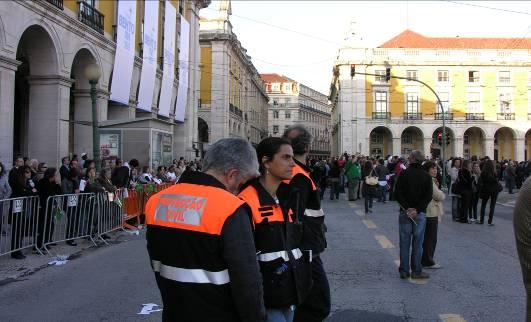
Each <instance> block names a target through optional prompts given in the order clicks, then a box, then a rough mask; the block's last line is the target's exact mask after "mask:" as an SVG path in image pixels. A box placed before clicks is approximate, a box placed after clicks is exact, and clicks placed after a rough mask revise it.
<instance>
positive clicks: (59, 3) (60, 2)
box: [46, 0, 64, 10]
mask: <svg viewBox="0 0 531 322" xmlns="http://www.w3.org/2000/svg"><path fill="white" fill-rule="evenodd" d="M46 2H48V3H51V4H53V5H54V6H56V7H57V8H59V9H61V10H63V9H64V7H63V0H46Z"/></svg>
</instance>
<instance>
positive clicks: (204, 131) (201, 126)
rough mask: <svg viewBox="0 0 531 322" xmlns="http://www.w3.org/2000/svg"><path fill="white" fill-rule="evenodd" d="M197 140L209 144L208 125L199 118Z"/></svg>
mask: <svg viewBox="0 0 531 322" xmlns="http://www.w3.org/2000/svg"><path fill="white" fill-rule="evenodd" d="M197 139H198V140H199V142H201V143H208V124H207V122H205V120H203V119H202V118H200V117H198V118H197Z"/></svg>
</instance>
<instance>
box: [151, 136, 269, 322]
mask: <svg viewBox="0 0 531 322" xmlns="http://www.w3.org/2000/svg"><path fill="white" fill-rule="evenodd" d="M203 169H204V172H199V171H193V172H192V171H189V172H187V174H185V175H183V176H182V177H181V180H180V181H179V183H178V184H176V185H173V186H172V187H170V188H168V189H165V190H163V191H161V192H159V193H157V194H155V195H154V196H152V197H151V198H150V199H149V201H148V203H147V205H146V221H147V224H148V228H147V235H146V237H147V248H148V252H149V257H150V260H151V266H152V268H153V271H154V273H155V278H156V280H157V285H158V287H159V289H160V293H161V296H162V301H163V304H164V310H163V316H162V319H163V321H172V322H173V321H183V322H184V321H186V322H213V321H215V322H260V321H263V320H264V319H265V307H264V299H263V296H264V295H263V288H262V278H261V275H260V271H259V268H258V263H257V260H256V248H255V244H254V239H253V232H252V226H251V213H250V210H249V208H248V206H247V205H246V204H245V202H244V201H243V200H241V199H239V198H238V197H237V196H235V194H236V193H238V192H239V190H240V189H241V187H242V185H243V183H245V182H246V181H248V180H250V179H252V178H254V177H256V176H258V161H257V157H256V152H255V151H254V149H253V147H252V146H251V145H250V144H249V143H248V142H247V141H244V140H242V139H222V140H219V141H217V142H216V143H215V144H214V145H213V146H212V147H211V148H210V149H209V150H208V152H207V154H206V155H205V160H204V161H203Z"/></svg>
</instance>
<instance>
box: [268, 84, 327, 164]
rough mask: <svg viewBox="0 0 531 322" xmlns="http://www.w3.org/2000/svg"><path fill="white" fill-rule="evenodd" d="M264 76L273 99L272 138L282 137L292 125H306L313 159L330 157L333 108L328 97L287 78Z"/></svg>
mask: <svg viewBox="0 0 531 322" xmlns="http://www.w3.org/2000/svg"><path fill="white" fill-rule="evenodd" d="M260 76H261V77H262V79H263V80H264V82H266V85H267V93H268V95H269V112H268V132H269V135H271V136H281V135H282V134H283V133H284V130H285V129H287V128H288V127H290V126H291V125H294V124H301V125H304V126H305V127H306V128H307V129H308V130H309V131H310V133H311V134H312V136H313V142H312V145H311V147H310V156H311V157H321V158H324V157H329V156H330V152H331V151H330V135H331V131H330V129H331V128H330V122H331V114H330V113H331V108H332V107H331V105H330V104H329V103H328V97H327V96H326V95H325V94H322V93H319V92H318V91H316V90H314V89H312V88H310V87H308V86H306V85H304V84H301V83H299V82H297V81H294V80H292V79H290V78H288V77H286V76H282V75H278V74H261V75H260Z"/></svg>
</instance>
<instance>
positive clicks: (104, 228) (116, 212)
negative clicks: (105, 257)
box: [95, 189, 124, 244]
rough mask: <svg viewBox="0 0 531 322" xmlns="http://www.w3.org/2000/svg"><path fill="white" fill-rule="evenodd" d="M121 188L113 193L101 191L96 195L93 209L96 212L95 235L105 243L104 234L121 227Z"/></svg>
mask: <svg viewBox="0 0 531 322" xmlns="http://www.w3.org/2000/svg"><path fill="white" fill-rule="evenodd" d="M123 201H124V196H123V190H121V189H119V190H117V191H116V192H115V193H113V192H103V193H99V194H97V195H96V205H95V211H96V212H97V214H98V215H97V218H98V220H97V227H98V230H97V236H98V238H99V239H101V240H102V241H103V242H104V243H106V244H107V242H106V241H105V239H104V238H103V235H104V234H107V233H110V232H112V231H115V230H119V229H123V218H124V210H123Z"/></svg>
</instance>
